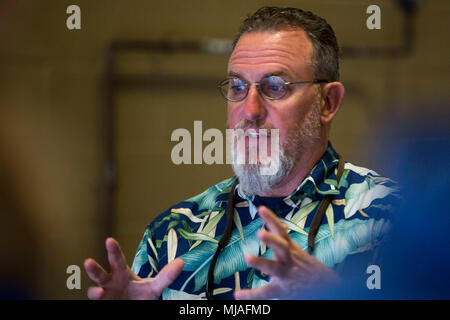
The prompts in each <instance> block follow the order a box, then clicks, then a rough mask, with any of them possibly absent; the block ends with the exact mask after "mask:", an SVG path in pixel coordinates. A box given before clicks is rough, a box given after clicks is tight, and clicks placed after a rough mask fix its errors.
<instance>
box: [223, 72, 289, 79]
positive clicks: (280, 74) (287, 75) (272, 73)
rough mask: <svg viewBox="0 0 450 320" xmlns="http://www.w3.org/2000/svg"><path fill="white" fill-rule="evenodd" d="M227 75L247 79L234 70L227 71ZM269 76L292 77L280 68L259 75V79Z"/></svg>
mask: <svg viewBox="0 0 450 320" xmlns="http://www.w3.org/2000/svg"><path fill="white" fill-rule="evenodd" d="M228 76H229V77H236V78H240V79H243V80H247V79H245V77H243V76H242V75H241V74H240V73H238V72H235V71H229V72H228ZM270 76H285V77H289V78H290V79H293V78H292V76H291V75H290V74H288V73H287V72H286V71H282V70H280V71H275V72H268V73H265V74H264V75H263V76H262V77H261V79H262V78H266V77H270Z"/></svg>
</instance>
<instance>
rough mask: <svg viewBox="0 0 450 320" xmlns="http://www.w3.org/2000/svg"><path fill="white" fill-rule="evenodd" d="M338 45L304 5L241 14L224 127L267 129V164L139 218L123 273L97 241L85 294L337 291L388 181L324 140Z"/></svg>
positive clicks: (110, 244) (363, 248) (239, 167)
mask: <svg viewBox="0 0 450 320" xmlns="http://www.w3.org/2000/svg"><path fill="white" fill-rule="evenodd" d="M338 51H339V47H338V44H337V40H336V38H335V35H334V32H333V30H332V28H331V27H330V26H329V25H328V24H327V22H326V21H325V20H323V19H322V18H320V17H318V16H316V15H314V14H312V13H310V12H304V11H302V10H300V9H294V8H275V7H264V8H261V9H259V10H258V11H257V12H256V13H254V14H253V15H252V16H250V17H248V18H247V19H246V20H245V21H244V22H243V23H242V25H241V28H240V30H239V33H238V36H237V38H236V40H235V42H234V48H233V52H232V54H231V57H230V60H229V64H228V77H227V79H226V80H224V81H223V82H222V83H221V85H220V87H221V89H222V93H223V94H224V96H225V98H226V99H228V127H229V128H234V129H237V128H240V129H243V130H244V131H245V132H248V133H249V134H248V136H247V139H248V142H249V143H252V141H253V143H255V142H254V141H255V139H256V140H257V141H258V139H260V138H261V134H260V133H262V132H263V130H260V129H278V130H279V131H278V132H279V144H280V166H279V170H278V171H277V172H276V173H275V174H273V175H262V174H261V173H260V170H258V169H259V168H260V167H261V166H262V165H261V164H260V163H257V164H237V163H236V164H233V169H234V171H235V173H236V176H237V178H236V177H234V178H231V179H228V180H225V181H223V182H221V183H219V184H217V185H215V186H213V187H211V188H209V189H208V190H206V191H205V192H203V193H202V194H200V195H198V196H195V197H193V198H191V199H189V200H186V201H183V202H181V203H179V204H177V205H176V206H174V207H172V208H170V209H169V210H167V211H166V212H164V213H163V214H162V215H160V216H159V217H158V218H157V219H156V220H155V221H153V222H152V223H150V224H149V226H148V227H147V229H146V231H145V234H144V237H143V240H142V242H141V244H140V246H139V248H138V251H137V254H136V257H135V260H134V263H133V267H132V269H130V268H129V267H128V266H127V264H126V262H125V259H124V257H123V254H122V252H121V251H120V248H119V245H118V243H117V242H116V241H115V240H114V239H111V238H110V239H107V242H106V247H107V251H108V258H109V262H110V264H111V268H112V273H107V272H106V271H105V270H104V269H103V268H102V267H101V266H99V265H98V264H97V263H96V262H95V261H94V260H92V259H88V260H86V262H85V268H86V270H87V272H88V274H89V276H90V277H91V279H92V280H93V281H94V282H96V283H97V285H98V287H93V288H90V289H89V291H88V296H89V298H91V299H111V298H128V299H157V298H163V299H201V298H205V297H208V298H217V299H228V298H233V297H234V298H237V299H267V298H301V297H312V296H314V294H313V293H316V292H318V291H317V289H318V288H334V287H336V286H339V283H340V281H342V280H340V279H341V276H340V272H341V271H342V270H346V269H349V268H347V266H348V265H352V263H353V262H352V261H358V260H357V259H355V257H357V256H367V253H371V252H372V251H373V250H374V248H376V246H377V245H378V242H379V241H380V240H381V238H382V236H383V235H384V234H385V232H386V230H387V227H388V225H389V224H388V223H387V221H388V219H389V217H390V211H391V210H392V207H391V206H389V205H388V204H387V202H389V200H392V199H394V198H395V196H396V195H395V189H394V188H393V186H392V182H391V181H390V180H389V179H386V178H383V177H380V176H379V175H378V174H377V173H376V172H374V171H371V170H368V169H365V168H360V167H357V166H354V165H352V164H351V163H345V164H344V161H343V160H340V157H339V155H338V154H337V153H336V151H335V150H334V149H333V147H332V146H331V144H330V143H329V142H328V137H329V131H330V125H331V122H332V120H333V119H334V117H335V115H336V114H337V112H338V111H339V108H340V106H341V103H342V100H343V98H344V93H345V90H344V86H343V85H342V84H341V83H340V82H338V80H339V63H338ZM250 132H251V134H250ZM268 139H269V140H270V139H271V136H270V134H268ZM247 151H248V149H247ZM237 179H238V180H237ZM218 243H219V245H218ZM369 256H370V254H369ZM344 263H345V264H346V265H345V266H344ZM358 263H361V262H358ZM357 265H358V264H357ZM359 267H360V270H359V271H360V273H363V274H365V271H366V267H367V264H362V265H359ZM349 270H350V269H349ZM352 270H353V269H352ZM363 285H365V282H364V283H363ZM319 292H320V291H319Z"/></svg>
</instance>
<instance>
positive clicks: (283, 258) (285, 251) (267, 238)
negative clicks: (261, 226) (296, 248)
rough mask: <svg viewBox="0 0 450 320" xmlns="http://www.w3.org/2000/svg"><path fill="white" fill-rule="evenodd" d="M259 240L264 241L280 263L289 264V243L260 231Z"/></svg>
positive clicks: (269, 233)
mask: <svg viewBox="0 0 450 320" xmlns="http://www.w3.org/2000/svg"><path fill="white" fill-rule="evenodd" d="M257 235H258V238H259V240H261V241H263V242H264V243H265V244H266V245H267V246H268V247H269V248H271V249H272V250H273V252H274V254H275V258H276V259H277V260H278V261H280V262H288V261H289V260H290V253H289V250H290V246H289V242H288V241H287V240H286V239H284V238H282V237H280V236H278V235H275V234H273V233H271V232H268V231H266V230H259V231H258V234H257Z"/></svg>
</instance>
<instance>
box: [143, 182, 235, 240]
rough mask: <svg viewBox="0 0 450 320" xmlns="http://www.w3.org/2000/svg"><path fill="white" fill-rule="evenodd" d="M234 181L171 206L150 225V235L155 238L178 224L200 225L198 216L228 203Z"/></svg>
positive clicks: (148, 227)
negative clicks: (183, 222) (160, 232)
mask: <svg viewBox="0 0 450 320" xmlns="http://www.w3.org/2000/svg"><path fill="white" fill-rule="evenodd" d="M234 179H235V178H234V177H233V178H229V179H226V180H223V181H221V182H219V183H217V184H215V185H213V186H211V187H209V188H208V189H206V190H205V191H203V192H201V193H200V194H198V195H196V196H193V197H191V198H189V199H186V200H184V201H181V202H179V203H177V204H175V205H173V206H171V207H170V208H168V209H167V210H166V211H164V212H163V213H161V214H160V215H159V216H158V217H157V218H156V219H154V220H153V221H152V222H150V223H149V224H148V226H147V230H148V231H149V232H150V235H151V236H154V235H155V233H159V232H158V231H162V232H163V233H166V232H167V230H169V229H170V228H171V227H173V226H174V224H178V223H177V222H179V223H182V221H186V223H188V224H191V223H194V224H195V223H199V222H201V216H200V217H198V216H199V215H201V214H202V213H204V212H208V211H209V212H211V211H215V210H220V209H221V208H222V207H223V205H224V203H226V200H227V196H228V193H229V191H230V189H231V186H232V184H233V182H234Z"/></svg>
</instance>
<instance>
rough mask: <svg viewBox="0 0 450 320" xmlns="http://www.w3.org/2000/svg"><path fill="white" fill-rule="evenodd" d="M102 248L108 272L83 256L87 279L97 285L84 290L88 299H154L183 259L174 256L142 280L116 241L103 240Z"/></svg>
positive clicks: (174, 273) (175, 273)
mask: <svg viewBox="0 0 450 320" xmlns="http://www.w3.org/2000/svg"><path fill="white" fill-rule="evenodd" d="M106 250H107V252H108V261H109V264H110V266H111V273H107V272H106V271H105V269H103V268H102V267H101V266H100V265H99V264H98V263H97V262H96V261H95V260H93V259H86V261H85V262H84V267H85V269H86V271H87V273H88V276H89V278H91V280H92V281H94V282H95V283H96V284H97V285H98V287H90V288H89V289H88V298H89V299H91V300H109V299H130V300H143V299H149V300H154V299H158V298H159V296H160V295H161V294H162V292H163V291H164V289H166V288H167V287H168V286H169V285H170V284H171V283H172V282H173V281H174V280H175V279H176V278H177V277H178V275H179V274H180V273H181V271H182V270H183V267H184V261H183V260H181V259H179V258H178V259H175V260H173V261H172V262H170V263H169V264H167V265H166V266H164V268H162V269H161V271H160V272H159V273H158V275H157V276H156V277H155V278H152V279H142V278H140V277H138V276H137V275H136V274H134V273H133V272H132V271H131V269H130V268H129V267H128V265H127V262H126V260H125V256H124V255H123V253H122V250H121V249H120V246H119V243H118V242H117V241H116V240H114V239H113V238H108V239H106Z"/></svg>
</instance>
